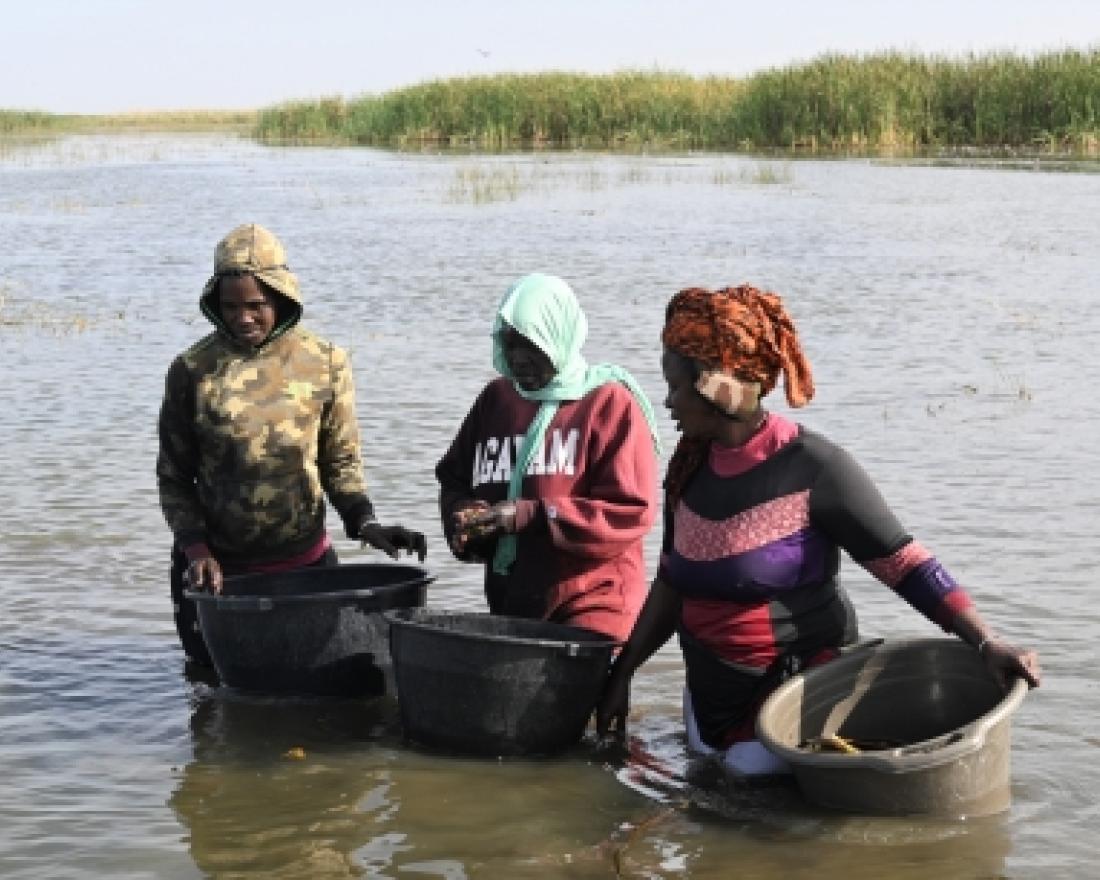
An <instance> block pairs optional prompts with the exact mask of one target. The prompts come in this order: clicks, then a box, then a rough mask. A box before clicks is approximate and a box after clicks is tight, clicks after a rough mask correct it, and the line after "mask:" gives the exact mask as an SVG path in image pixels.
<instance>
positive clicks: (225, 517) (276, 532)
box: [157, 225, 371, 564]
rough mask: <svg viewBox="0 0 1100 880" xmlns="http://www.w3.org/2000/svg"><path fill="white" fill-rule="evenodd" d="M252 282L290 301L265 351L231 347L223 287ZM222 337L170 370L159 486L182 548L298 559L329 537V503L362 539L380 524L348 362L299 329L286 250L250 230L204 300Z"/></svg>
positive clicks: (235, 235)
mask: <svg viewBox="0 0 1100 880" xmlns="http://www.w3.org/2000/svg"><path fill="white" fill-rule="evenodd" d="M227 271H244V272H248V273H250V274H252V275H254V276H255V277H256V278H258V279H259V280H261V281H263V282H264V283H265V284H266V285H267V286H268V287H269V288H271V289H273V290H274V291H276V293H277V294H278V295H279V296H280V298H281V299H282V302H280V304H279V309H278V315H279V317H278V319H277V325H276V327H275V330H274V331H273V332H272V333H271V335H270V336H269V337H268V338H267V340H266V341H265V342H264V343H263V344H262V345H261V346H259V347H258V348H255V349H253V348H251V347H250V346H248V345H246V344H242V343H240V342H238V341H236V340H235V339H234V338H233V335H232V333H230V331H229V328H228V327H226V326H225V325H224V323H223V322H222V319H221V315H220V312H219V308H218V302H217V296H218V279H219V275H220V274H221V273H225V272H227ZM200 308H201V310H202V313H203V314H204V315H205V316H206V317H207V318H208V319H209V320H210V321H211V322H212V323H213V324H214V325H215V327H216V328H217V329H216V330H215V332H213V333H211V334H210V335H208V336H206V337H205V338H203V339H201V340H200V341H199V342H197V343H196V344H195V345H193V346H192V347H191V348H189V349H188V350H187V351H185V352H183V353H182V354H181V355H179V356H178V357H177V358H176V359H175V360H174V361H173V362H172V365H171V367H170V368H169V370H168V376H167V379H166V381H165V391H164V401H163V404H162V406H161V411H160V421H159V436H160V451H159V454H158V456H157V486H158V489H159V492H160V504H161V509H162V510H163V512H164V518H165V520H167V522H168V526H169V528H171V530H172V532H173V534H174V536H175V541H176V544H177V546H179V547H181V548H183V547H190V546H194V545H196V544H201V543H205V544H207V545H208V546H209V548H210V549H211V550H212V551H213V553H214V555H215V556H216V557H217V558H218V559H219V560H220V561H222V562H223V563H230V564H232V563H252V562H267V561H275V560H280V559H286V558H290V557H292V556H296V555H298V554H300V553H303V552H305V551H306V550H308V549H310V548H311V547H313V546H315V545H316V544H317V543H318V542H319V541H320V540H321V539H322V536H323V533H324V522H325V507H324V496H325V495H326V494H327V495H328V497H329V500H330V501H331V502H332V504H333V506H334V507H335V508H336V510H337V512H338V513H339V514H340V517H341V519H342V520H343V521H344V527H345V530H346V532H347V534H348V537H354V535H355V532H356V531H357V528H358V525H359V522H360V520H361V519H362V517H363V516H364V515H366V514H368V513H371V503H370V501H369V500H368V498H367V495H366V488H365V485H364V481H363V468H362V461H361V458H360V448H359V428H358V424H357V422H356V415H355V391H354V387H353V384H352V375H351V366H350V363H349V361H348V357H347V355H346V353H345V352H344V351H343V350H342V349H340V348H338V347H337V346H335V345H332V344H331V343H329V342H327V341H325V340H324V339H321V338H320V337H318V336H316V335H314V334H313V333H310V332H309V331H307V330H304V329H302V328H301V327H299V326H298V321H299V319H300V318H301V314H302V300H301V294H300V293H299V290H298V281H297V278H295V276H294V275H293V273H291V272H290V270H289V269H288V268H287V266H286V255H285V252H284V251H283V248H282V245H281V244H280V243H279V241H278V239H276V238H275V236H274V235H272V234H271V233H270V232H268V231H267V230H266V229H264V228H263V227H260V226H256V225H248V226H241V227H238V228H237V229H235V230H233V232H231V233H230V234H229V235H228V236H227V237H226V238H225V239H223V240H222V241H221V242H220V243H219V244H218V249H217V252H216V256H215V274H214V276H213V277H212V278H211V279H210V281H208V282H207V284H206V287H205V288H204V290H203V293H202V297H201V299H200Z"/></svg>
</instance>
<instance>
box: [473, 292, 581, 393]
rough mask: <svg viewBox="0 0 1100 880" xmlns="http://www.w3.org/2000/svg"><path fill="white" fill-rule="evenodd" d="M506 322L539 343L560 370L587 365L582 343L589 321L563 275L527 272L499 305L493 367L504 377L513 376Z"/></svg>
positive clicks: (494, 326) (556, 369) (494, 338)
mask: <svg viewBox="0 0 1100 880" xmlns="http://www.w3.org/2000/svg"><path fill="white" fill-rule="evenodd" d="M505 323H507V324H509V325H510V326H512V327H514V328H515V329H516V330H517V331H518V332H519V333H521V334H522V335H523V336H525V337H526V338H527V339H529V340H530V341H531V342H533V343H534V344H535V345H536V346H538V347H539V349H541V350H542V352H543V353H544V354H545V355H546V356H547V357H548V358H550V363H551V364H553V365H554V369H555V371H557V373H559V374H562V373H566V372H571V369H570V368H571V367H572V366H574V365H576V364H582V365H583V358H582V357H581V346H582V345H584V340H585V337H586V336H587V335H588V321H587V319H586V318H585V316H584V312H583V311H582V310H581V307H580V304H579V303H578V302H577V297H576V296H575V295H574V293H573V289H572V288H571V287H570V286H569V285H568V284H567V283H566V282H565V281H563V280H562V279H561V278H558V277H557V276H555V275H544V274H542V273H541V272H535V273H533V274H531V275H525V276H524V277H523V278H521V279H519V281H517V282H516V283H515V284H513V285H512V286H511V287H510V288H509V289H508V292H507V293H506V294H505V295H504V299H503V300H501V303H500V306H499V307H498V308H497V314H496V318H495V320H494V321H493V366H495V367H496V368H497V371H498V372H499V373H500V374H501V375H502V376H506V377H508V378H509V379H513V378H514V377H513V376H512V375H511V371H510V370H509V369H508V364H507V361H506V360H505V358H504V351H503V348H502V347H501V344H500V330H501V327H502V325H503V324H505Z"/></svg>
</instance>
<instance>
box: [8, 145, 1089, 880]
mask: <svg viewBox="0 0 1100 880" xmlns="http://www.w3.org/2000/svg"><path fill="white" fill-rule="evenodd" d="M1098 204H1100V174H1092V173H1073V174H1067V173H1048V172H1046V171H1043V170H1041V169H1040V170H1037V171H1022V170H1019V169H1018V168H998V167H982V168H968V167H965V166H949V167H940V166H927V165H924V166H908V165H895V164H886V163H876V162H873V161H861V160H860V161H843V162H836V161H800V162H792V163H781V162H774V161H767V160H757V159H753V158H750V157H730V156H714V155H706V156H674V157H669V156H665V157H652V158H648V157H637V156H633V157H622V156H603V155H592V154H569V153H566V154H554V155H534V156H530V155H528V156H496V157H472V156H437V155H427V154H425V155H395V154H392V153H386V152H381V151H373V150H336V149H308V150H294V149H277V148H267V147H262V146H258V145H255V144H252V143H250V142H247V141H238V140H226V139H223V138H211V137H175V136H173V137H165V136H157V137H69V138H63V139H59V140H56V141H49V142H46V143H43V144H37V145H31V146H23V147H19V148H10V149H6V150H0V240H2V241H3V243H4V244H3V247H2V248H0V367H2V372H3V382H2V383H0V411H2V412H3V414H4V416H3V421H2V427H0V497H2V498H3V499H4V501H5V503H4V504H3V505H0V582H2V584H3V598H4V600H5V607H4V611H3V614H2V615H0V767H2V770H3V778H4V785H3V787H2V788H0V827H2V828H3V829H4V833H3V835H2V838H0V876H4V877H6V878H24V877H25V878H43V877H99V876H109V877H117V878H139V877H158V878H177V877H178V878H189V877H202V876H210V877H225V878H231V877H260V876H262V877H286V878H297V877H308V878H344V877H418V876H420V877H443V878H448V880H454V878H464V877H471V878H472V877H518V878H522V877H539V878H547V877H579V878H588V877H593V878H596V877H616V876H620V877H685V878H687V877H690V878H710V877H725V876H731V875H734V874H736V875H737V876H739V877H743V878H753V877H775V876H784V877H792V878H796V877H814V878H822V877H837V878H860V877H884V876H888V877H900V878H907V877H913V878H918V877H920V878H925V877H951V878H969V877H974V878H978V877H1009V878H1029V877H1039V876H1042V877H1067V878H1069V877H1081V876H1086V875H1087V874H1088V873H1089V871H1090V870H1091V869H1092V866H1093V863H1094V861H1095V858H1096V856H1098V855H1100V849H1098V848H1097V845H1096V842H1095V841H1096V838H1095V828H1096V827H1097V824H1098V821H1100V808H1098V807H1097V806H1096V798H1095V792H1096V791H1097V789H1098V788H1100V769H1098V767H1100V734H1098V732H1097V731H1098V728H1100V706H1098V703H1097V698H1096V694H1097V689H1096V678H1095V676H1096V673H1095V668H1096V659H1097V657H1096V651H1095V647H1094V646H1095V644H1096V642H1097V640H1098V639H1100V612H1098V611H1097V610H1096V604H1095V602H1094V601H1092V597H1091V592H1092V588H1093V579H1094V573H1095V571H1096V570H1097V568H1098V565H1100V550H1098V544H1097V539H1096V536H1095V525H1094V524H1095V506H1096V500H1095V499H1096V495H1097V488H1098V481H1097V478H1096V475H1095V467H1094V464H1095V453H1094V451H1093V450H1094V448H1095V436H1096V435H1097V433H1098V432H1100V398H1098V396H1097V394H1096V393H1095V385H1096V378H1097V371H1096V367H1095V366H1094V364H1095V353H1094V351H1093V349H1094V346H1095V340H1096V339H1097V338H1098V337H1100V318H1098V317H1097V312H1096V311H1095V310H1094V309H1093V303H1094V302H1096V301H1098V300H1100V227H1098V226H1097V223H1096V206H1097V205H1098ZM248 221H256V222H260V223H263V224H265V225H268V226H269V227H271V228H272V229H274V230H275V231H276V232H277V233H278V234H279V235H280V236H281V237H282V239H283V241H284V242H285V244H286V245H287V248H288V251H289V257H290V261H291V265H292V266H293V268H294V269H295V270H296V271H297V272H298V273H299V276H300V278H301V281H302V286H303V291H304V295H305V298H306V321H307V324H308V325H309V326H311V327H312V328H313V329H315V330H317V331H319V332H321V333H323V334H325V335H327V336H329V337H330V338H332V339H333V340H335V341H336V342H338V343H340V344H341V345H343V346H345V347H346V348H348V349H349V350H350V352H351V354H352V357H353V363H354V368H355V377H356V381H357V385H358V392H359V396H358V407H359V419H360V424H361V426H362V429H363V434H364V446H365V450H366V467H367V475H368V479H369V482H370V484H371V487H372V495H373V497H374V498H375V500H376V503H377V506H378V508H379V511H380V514H381V515H382V517H383V518H385V519H387V520H389V519H393V520H400V521H402V522H404V523H406V524H408V525H411V526H414V527H416V528H420V529H422V530H424V531H425V532H426V533H427V534H428V536H429V541H430V545H431V555H430V557H429V565H430V567H431V569H432V571H433V573H434V574H435V575H436V576H437V577H438V580H437V582H436V584H435V585H434V586H433V587H432V590H431V593H430V598H429V604H431V605H432V606H435V607H441V608H455V609H481V608H482V607H483V605H482V599H481V596H480V586H479V584H480V578H479V572H478V571H477V570H476V569H474V568H471V567H468V566H464V565H462V564H460V563H457V562H455V561H454V560H452V559H451V558H450V556H449V554H448V553H447V552H446V550H445V548H444V545H443V541H442V536H441V534H440V530H439V527H438V524H437V522H436V516H435V510H434V500H435V497H436V485H435V482H434V479H433V477H432V467H433V466H434V463H435V461H436V460H437V458H438V457H439V456H440V454H441V453H442V451H443V450H444V449H445V447H446V445H447V443H448V442H449V440H450V437H451V436H452V435H453V433H454V431H455V429H456V428H457V425H458V423H459V421H460V420H461V418H462V417H463V415H464V413H465V411H466V409H467V407H468V406H469V405H470V403H471V402H472V400H473V398H474V395H475V394H476V392H477V390H478V389H479V388H480V386H481V385H482V384H483V383H484V382H485V381H486V379H488V378H489V377H490V375H491V366H490V364H489V347H488V338H487V331H488V325H489V319H490V315H491V312H492V309H493V306H494V305H495V303H496V301H497V299H498V298H499V296H500V295H501V293H502V292H503V290H504V289H505V288H506V286H507V285H508V283H509V282H510V281H512V280H513V279H514V278H515V277H517V276H518V275H520V274H523V273H525V272H528V271H532V270H537V269H539V270H544V271H551V272H556V273H558V274H561V275H564V276H565V277H567V278H568V279H569V280H570V281H571V282H573V284H574V286H575V288H576V290H577V292H578V295H579V296H580V298H581V300H582V303H583V304H584V306H585V308H586V310H587V312H588V316H589V319H590V324H591V327H592V330H591V334H590V339H589V343H588V345H587V348H586V352H587V354H588V355H589V358H590V359H591V360H614V361H617V362H619V363H622V364H624V365H625V366H627V367H628V368H630V369H631V370H632V371H633V372H634V373H635V374H636V375H637V376H638V377H639V379H640V380H641V382H642V383H643V385H644V386H645V387H646V388H647V390H648V391H649V392H650V394H651V395H652V397H653V398H654V400H655V401H660V400H661V399H662V397H663V391H662V388H661V381H660V372H659V364H658V357H659V351H658V347H657V343H656V340H657V336H658V333H659V329H660V324H661V318H662V311H663V308H664V305H665V303H666V302H667V300H668V298H669V296H671V294H672V293H673V292H675V291H676V290H677V289H678V288H680V287H682V286H686V285H689V284H703V285H708V286H717V285H724V284H733V283H739V282H742V281H751V282H753V283H756V284H758V285H760V286H766V287H770V288H772V289H775V290H777V291H779V292H780V293H782V294H783V295H784V296H785V297H786V299H787V301H788V304H789V306H790V309H791V311H792V312H793V314H794V316H795V318H796V320H797V321H798V323H799V325H800V327H801V329H802V333H803V337H804V342H805V346H806V348H807V351H808V353H809V356H810V358H811V360H812V362H813V364H814V369H815V376H816V379H817V385H818V395H817V397H816V399H815V400H814V401H813V404H812V405H811V406H810V407H809V408H808V409H806V410H804V411H801V412H799V413H798V418H799V419H800V420H802V421H803V422H804V423H805V424H807V425H808V426H810V427H813V428H815V429H817V430H819V431H822V432H824V433H826V434H828V435H829V436H831V437H833V438H834V439H836V440H837V441H839V442H841V443H842V444H844V445H846V446H847V447H848V448H849V449H850V450H851V451H852V452H853V453H854V454H856V456H857V457H858V458H859V459H860V461H861V462H862V463H863V464H864V466H865V467H866V468H867V469H868V470H869V471H870V472H871V474H872V475H873V476H874V477H875V478H876V480H877V481H878V482H879V485H880V487H881V489H882V491H883V493H884V494H885V495H886V497H887V499H888V500H889V501H890V503H891V504H892V505H893V507H894V508H895V509H896V511H897V512H898V513H899V515H900V516H901V518H902V519H903V521H904V522H905V523H906V524H907V526H908V527H909V528H910V529H911V530H912V531H913V532H914V534H916V535H917V537H918V538H919V539H920V540H921V541H922V542H923V543H924V544H926V545H927V546H929V547H930V548H932V549H933V552H935V553H936V554H937V555H938V556H939V558H940V559H941V560H942V561H943V562H944V563H945V564H946V565H947V566H948V568H949V569H950V570H951V571H952V572H953V573H954V574H955V575H956V577H957V578H958V579H959V580H960V581H961V582H963V583H964V584H965V585H966V586H967V587H968V588H969V589H970V590H971V592H972V593H973V595H974V597H975V599H976V600H977V602H978V603H979V605H980V607H981V608H982V609H983V610H984V612H985V613H986V615H987V617H989V619H990V620H991V621H992V622H993V623H994V625H995V626H996V627H997V628H998V629H999V630H1000V631H1001V632H1003V633H1004V634H1005V635H1006V636H1008V637H1009V638H1011V639H1014V640H1018V641H1021V642H1026V643H1029V644H1032V645H1033V646H1035V647H1036V648H1038V649H1039V650H1040V652H1041V653H1042V658H1043V662H1044V666H1045V670H1046V680H1045V683H1044V685H1043V687H1042V689H1041V690H1039V691H1037V692H1034V693H1032V694H1031V695H1030V696H1029V697H1028V699H1027V700H1026V701H1025V702H1024V705H1023V707H1022V709H1021V710H1020V712H1019V713H1018V714H1017V716H1016V717H1015V719H1014V725H1013V727H1014V750H1013V761H1014V765H1013V799H1014V800H1013V806H1012V808H1011V810H1010V811H1008V812H1007V813H1005V814H1003V815H1001V816H996V817H992V818H989V819H982V820H969V821H961V822H954V821H952V822H945V821H941V820H935V821H933V820H925V819H874V818H859V817H846V816H838V815H834V814H829V813H825V812H822V811H819V810H816V809H814V808H812V807H810V806H808V805H807V804H805V803H804V802H803V801H802V800H801V798H800V797H799V796H798V794H797V792H796V791H794V790H793V789H792V788H790V787H789V786H767V787H745V786H738V785H731V784H729V783H727V782H725V781H724V780H722V779H721V778H720V777H719V776H717V775H716V774H715V773H714V771H713V769H712V768H709V767H707V766H706V765H700V764H698V763H697V762H691V761H689V760H688V759H687V756H686V755H685V751H684V745H683V741H682V737H681V733H680V725H679V702H680V693H681V688H682V682H683V671H682V666H681V663H680V660H679V657H678V653H677V651H676V649H675V648H674V646H669V647H668V648H667V649H666V650H664V651H662V652H661V653H660V654H658V655H657V656H656V657H655V658H654V659H653V660H652V661H651V662H650V663H649V664H648V665H647V666H646V667H645V668H644V670H643V671H642V673H640V675H639V677H638V678H637V679H636V684H635V688H634V703H635V717H634V719H633V723H632V728H631V730H632V733H633V735H634V738H635V739H634V747H633V754H632V757H631V758H630V759H629V760H628V761H627V762H626V764H625V765H618V764H609V763H607V762H606V761H605V760H603V759H602V758H601V757H600V756H598V755H597V754H595V752H594V751H593V750H592V749H591V747H590V746H589V745H587V744H585V745H582V746H581V747H579V748H578V749H577V750H576V752H574V753H572V754H570V755H567V756H564V757H562V758H560V759H555V760H553V761H519V760H509V761H499V762H498V761H481V760H468V759H454V758H447V757H443V756H438V755H432V754H428V753H425V752H422V751H419V750H417V749H414V748H411V747H409V746H407V745H405V744H404V743H402V740H401V736H400V729H399V725H398V723H397V719H396V714H395V711H394V706H393V705H392V703H388V702H386V701H382V702H380V703H376V704H360V703H355V702H342V701H309V700H298V701H295V700H270V699H265V698H256V697H246V696H241V695H236V694H233V693H230V692H227V691H226V690H225V689H224V688H219V687H217V686H216V685H215V684H213V683H211V682H209V681H206V680H203V678H202V677H201V676H196V675H194V674H191V673H189V672H188V671H187V670H185V669H184V664H183V659H182V655H181V653H180V651H179V649H178V647H177V644H176V640H175V635H174V631H173V629H172V621H171V613H170V607H169V602H168V593H167V564H168V541H169V535H168V532H167V530H166V528H165V526H164V524H163V521H162V520H161V517H160V512H159V509H158V507H157V500H156V489H155V482H154V477H153V463H154V458H155V450H156V437H155V421H156V413H157V408H158V406H159V402H160V395H161V391H162V387H163V377H164V371H165V370H166V368H167V366H168V363H169V361H170V360H171V358H172V356H173V355H174V354H176V353H177V352H178V351H180V350H181V349H183V348H184V347H186V346H187V345H188V344H190V342H192V341H193V340H195V339H196V338H198V337H199V336H200V335H202V334H203V333H205V332H206V329H207V327H206V325H205V323H204V320H203V319H202V317H201V316H200V315H199V313H198V310H197V299H198V295H199V292H200V289H201V287H202V284H203V282H204V281H205V279H206V277H207V276H208V274H209V271H210V266H211V263H212V258H213V251H214V245H215V243H216V241H217V240H218V238H220V237H221V236H222V235H223V234H224V233H225V232H226V231H228V230H229V229H230V228H231V227H233V226H235V225H236V224H238V223H241V222H248ZM773 397H774V398H775V399H774V400H773V401H772V405H773V407H774V408H775V409H777V410H779V411H785V407H784V406H783V404H782V399H781V395H780V394H776V395H773ZM662 425H663V430H664V433H665V440H666V441H667V443H666V445H668V446H669V447H671V444H672V442H673V440H674V437H673V435H672V431H671V425H670V423H669V422H668V420H667V419H664V418H662ZM334 525H335V523H334ZM656 541H657V535H656V534H654V535H652V536H651V539H650V542H649V555H650V560H651V562H652V561H654V560H655V549H656ZM338 548H339V550H340V551H341V553H342V554H343V555H344V558H346V559H349V560H350V559H362V558H364V557H363V554H362V553H361V552H360V551H359V550H358V549H357V548H356V547H354V546H352V545H351V544H349V543H348V542H346V541H343V540H342V539H341V540H339V541H338ZM844 575H845V578H846V583H847V585H848V587H849V591H850V593H851V594H852V596H853V598H854V601H855V603H856V606H857V609H858V611H859V614H860V618H861V625H862V629H863V632H864V634H865V635H869V636H875V635H886V636H890V637H895V636H899V637H900V636H927V635H934V634H936V632H937V630H936V629H935V628H934V627H933V626H932V625H931V624H930V623H928V622H926V621H924V620H923V619H922V618H919V617H918V616H917V615H916V614H914V613H913V612H912V611H910V609H909V608H908V606H905V605H904V604H903V603H901V602H900V601H899V600H897V599H896V598H895V597H894V596H892V595H890V594H889V593H888V592H887V591H885V590H884V589H883V588H881V587H880V586H878V585H877V584H876V583H875V582H873V581H872V580H870V579H869V578H868V577H867V576H866V575H864V574H863V573H862V572H861V571H859V570H857V569H856V567H855V566H853V565H851V563H847V564H846V566H845V568H844ZM294 748H301V749H303V750H304V752H305V758H304V760H293V759H291V758H288V757H287V756H286V753H287V752H288V751H289V750H291V749H294Z"/></svg>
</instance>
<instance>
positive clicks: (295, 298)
mask: <svg viewBox="0 0 1100 880" xmlns="http://www.w3.org/2000/svg"><path fill="white" fill-rule="evenodd" d="M229 274H247V275H252V276H253V277H255V278H256V279H257V280H258V281H261V282H263V284H264V285H266V287H267V288H268V289H269V290H271V291H273V292H274V293H275V294H276V295H277V296H279V297H281V298H282V300H283V302H282V303H280V308H279V319H278V323H277V324H276V326H275V329H274V330H273V331H272V332H271V335H270V336H269V337H268V338H267V339H266V340H265V344H266V343H267V342H270V341H271V340H272V339H275V338H277V337H279V336H281V335H282V334H284V333H285V332H286V331H287V330H289V329H290V328H291V327H293V326H294V325H295V324H297V323H298V321H299V320H301V317H302V294H301V290H300V289H299V287H298V277H297V276H296V275H295V274H294V273H293V272H291V271H290V269H289V267H288V266H287V264H286V251H285V250H284V249H283V245H282V243H281V242H280V241H279V239H278V238H276V237H275V235H274V234H273V233H272V232H270V231H269V230H267V229H265V228H264V227H263V226H260V225H259V224H258V223H246V224H245V225H243V226H238V227H237V228H236V229H234V230H233V231H232V232H230V233H229V234H228V235H227V236H226V237H225V238H223V239H222V240H221V241H219V242H218V246H217V248H216V249H215V251H214V274H213V275H211V276H210V280H208V281H207V282H206V285H205V286H204V287H203V289H202V296H201V297H200V298H199V308H200V310H201V311H202V313H203V314H204V315H205V316H206V318H207V319H208V320H209V321H210V322H211V323H212V324H213V325H214V326H215V327H217V328H218V329H219V330H221V331H222V332H223V333H227V334H229V335H230V336H232V333H230V331H229V328H228V327H226V326H225V322H224V321H222V317H221V311H220V309H219V308H218V302H217V300H218V281H219V279H220V278H221V277H222V276H223V275H229Z"/></svg>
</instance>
